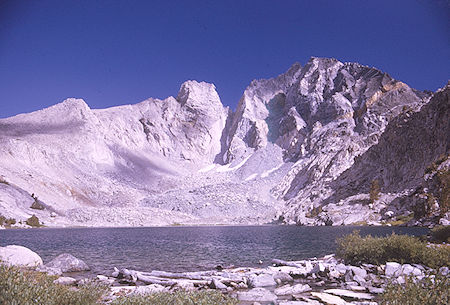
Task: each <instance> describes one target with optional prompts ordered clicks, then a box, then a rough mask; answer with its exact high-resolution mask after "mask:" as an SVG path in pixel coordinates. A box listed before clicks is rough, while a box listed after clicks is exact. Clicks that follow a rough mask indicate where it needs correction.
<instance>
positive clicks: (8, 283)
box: [0, 264, 106, 305]
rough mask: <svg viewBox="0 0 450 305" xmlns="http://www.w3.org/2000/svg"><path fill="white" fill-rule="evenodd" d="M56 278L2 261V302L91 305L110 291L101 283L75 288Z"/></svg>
mask: <svg viewBox="0 0 450 305" xmlns="http://www.w3.org/2000/svg"><path fill="white" fill-rule="evenodd" d="M55 278H56V277H52V276H48V275H46V274H44V273H39V272H32V271H21V270H20V269H19V268H17V267H11V266H6V265H2V264H0V304H9V305H31V304H36V305H38V304H39V305H40V304H45V305H91V304H99V300H100V298H101V297H102V295H103V294H104V292H105V291H106V288H105V287H103V286H98V285H86V286H82V287H79V288H78V289H76V290H74V289H73V288H70V287H67V286H63V285H58V284H54V283H53V281H54V280H55Z"/></svg>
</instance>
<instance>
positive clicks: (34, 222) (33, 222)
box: [26, 215, 41, 227]
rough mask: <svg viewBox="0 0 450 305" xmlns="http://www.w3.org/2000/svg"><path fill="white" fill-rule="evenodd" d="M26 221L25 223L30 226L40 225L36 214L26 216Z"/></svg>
mask: <svg viewBox="0 0 450 305" xmlns="http://www.w3.org/2000/svg"><path fill="white" fill-rule="evenodd" d="M26 223H27V225H29V226H32V227H40V226H41V223H40V222H39V218H37V216H36V215H33V216H31V217H30V218H28V219H27V221H26Z"/></svg>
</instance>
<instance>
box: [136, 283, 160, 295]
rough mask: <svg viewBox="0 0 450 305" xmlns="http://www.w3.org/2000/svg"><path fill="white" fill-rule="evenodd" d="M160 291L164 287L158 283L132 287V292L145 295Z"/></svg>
mask: <svg viewBox="0 0 450 305" xmlns="http://www.w3.org/2000/svg"><path fill="white" fill-rule="evenodd" d="M162 291H166V288H165V287H164V286H162V285H158V284H151V285H145V286H136V288H135V289H133V294H140V295H146V294H152V293H156V292H162Z"/></svg>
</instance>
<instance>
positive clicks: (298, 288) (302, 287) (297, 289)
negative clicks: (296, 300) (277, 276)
mask: <svg viewBox="0 0 450 305" xmlns="http://www.w3.org/2000/svg"><path fill="white" fill-rule="evenodd" d="M306 291H311V287H310V286H309V285H308V284H296V285H293V286H291V285H285V286H282V287H279V288H277V289H275V290H274V293H275V294H276V295H294V294H300V293H303V292H306Z"/></svg>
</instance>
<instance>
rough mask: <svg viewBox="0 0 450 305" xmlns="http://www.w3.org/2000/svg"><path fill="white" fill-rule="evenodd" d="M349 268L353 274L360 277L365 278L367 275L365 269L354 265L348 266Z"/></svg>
mask: <svg viewBox="0 0 450 305" xmlns="http://www.w3.org/2000/svg"><path fill="white" fill-rule="evenodd" d="M349 268H350V270H351V271H352V272H353V274H354V275H358V276H360V277H362V278H365V277H366V276H367V271H366V270H364V269H363V268H360V267H355V266H349Z"/></svg>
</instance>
